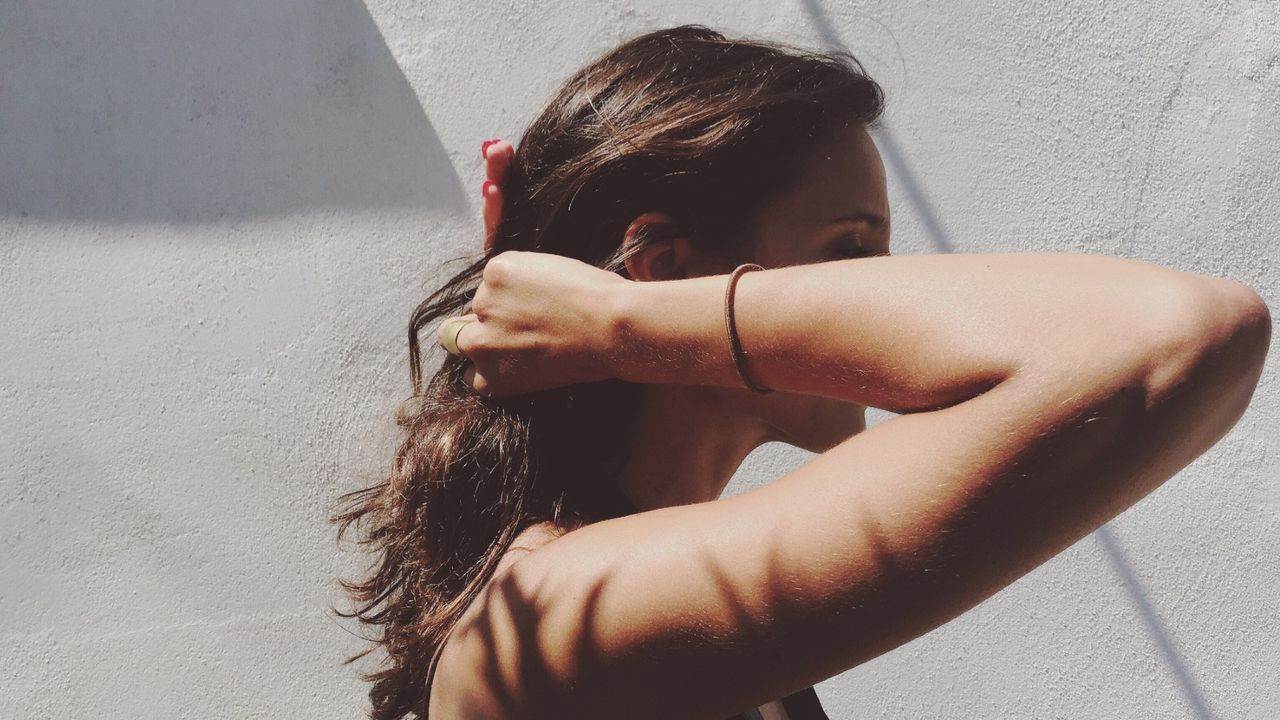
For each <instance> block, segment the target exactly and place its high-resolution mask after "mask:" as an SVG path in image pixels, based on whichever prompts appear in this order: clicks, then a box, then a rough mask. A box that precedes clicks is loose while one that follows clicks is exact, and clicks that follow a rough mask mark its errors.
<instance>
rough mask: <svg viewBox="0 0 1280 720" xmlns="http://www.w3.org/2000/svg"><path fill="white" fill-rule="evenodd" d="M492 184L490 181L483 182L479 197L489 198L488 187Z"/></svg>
mask: <svg viewBox="0 0 1280 720" xmlns="http://www.w3.org/2000/svg"><path fill="white" fill-rule="evenodd" d="M493 184H494V183H493V181H492V180H485V181H484V185H481V186H480V197H489V186H490V185H493Z"/></svg>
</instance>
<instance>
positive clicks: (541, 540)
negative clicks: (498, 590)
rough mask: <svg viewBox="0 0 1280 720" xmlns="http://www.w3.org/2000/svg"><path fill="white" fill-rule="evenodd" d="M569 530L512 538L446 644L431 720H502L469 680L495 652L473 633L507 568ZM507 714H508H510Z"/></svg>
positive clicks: (542, 529) (535, 529) (542, 526)
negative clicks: (493, 719) (470, 719)
mask: <svg viewBox="0 0 1280 720" xmlns="http://www.w3.org/2000/svg"><path fill="white" fill-rule="evenodd" d="M573 529H576V528H570V527H563V526H557V525H555V524H554V523H551V522H543V523H538V524H535V525H531V526H529V527H527V528H525V529H524V530H522V531H521V532H520V533H519V534H518V535H516V538H515V540H514V541H513V542H512V544H511V547H510V548H509V549H508V550H507V552H506V553H504V554H503V556H502V559H500V560H499V561H498V565H497V568H496V569H495V570H494V573H493V577H491V578H490V579H489V581H488V582H487V583H486V584H485V588H484V589H483V590H482V591H481V592H480V594H479V595H478V596H477V597H476V599H475V600H473V601H472V602H471V604H470V605H469V606H468V607H467V609H466V610H464V611H463V613H462V615H461V616H460V617H459V619H458V623H457V625H456V626H455V629H454V630H453V631H451V632H450V633H449V636H448V637H447V638H446V640H445V644H444V647H443V648H442V649H441V651H440V652H441V654H440V659H439V661H438V665H437V667H436V671H435V676H434V678H433V680H432V684H431V708H430V709H431V710H432V713H431V717H442V718H443V717H448V718H468V717H502V716H503V714H502V713H503V710H502V709H501V706H500V705H495V704H494V702H493V701H494V698H493V697H491V696H488V695H481V694H479V693H477V692H476V691H477V690H478V689H479V688H480V687H481V685H482V684H478V683H476V682H475V680H474V678H475V677H476V668H478V667H479V666H480V665H481V664H482V663H483V662H486V661H489V662H491V661H492V659H493V655H494V650H495V647H494V646H493V645H492V644H489V645H484V646H481V645H478V644H477V641H478V639H479V638H478V637H477V634H476V628H477V627H479V623H480V622H482V621H483V620H484V618H485V617H486V608H488V607H490V606H492V604H493V602H494V598H493V590H494V588H495V586H498V587H500V586H502V585H503V584H504V583H506V582H508V579H507V578H508V576H509V573H510V572H511V570H512V568H513V567H514V566H515V565H517V564H518V563H519V562H520V561H521V560H522V559H524V558H525V557H527V556H529V555H530V554H531V553H534V552H536V551H537V550H538V549H539V548H541V547H543V546H544V545H547V544H548V543H550V542H552V541H553V540H555V539H557V538H559V537H561V536H563V535H565V534H566V533H568V532H571V531H572V530H573ZM493 639H494V638H493V636H492V635H486V636H485V638H484V640H485V641H486V642H488V643H492V641H493ZM506 710H507V711H509V710H510V708H506Z"/></svg>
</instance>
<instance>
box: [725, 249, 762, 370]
mask: <svg viewBox="0 0 1280 720" xmlns="http://www.w3.org/2000/svg"><path fill="white" fill-rule="evenodd" d="M763 269H764V268H763V267H761V266H759V265H756V264H755V263H743V264H741V265H739V266H738V267H736V268H734V270H733V273H732V274H730V275H729V286H728V287H727V288H726V289H725V294H724V324H725V328H726V329H727V330H728V332H729V354H730V355H732V356H733V364H734V365H735V366H736V367H737V368H738V376H739V377H741V378H742V382H743V384H745V385H746V386H747V389H749V390H751V392H753V393H758V394H760V395H768V394H769V393H772V392H773V390H771V389H769V388H766V387H761V386H759V385H756V384H755V383H753V382H751V380H750V379H749V378H748V377H747V359H746V352H745V351H744V350H743V349H742V341H741V340H739V339H738V329H737V327H736V326H735V323H734V320H733V290H734V286H736V285H737V284H738V278H739V277H742V275H743V273H748V272H751V271H752V270H763Z"/></svg>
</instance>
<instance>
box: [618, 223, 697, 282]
mask: <svg viewBox="0 0 1280 720" xmlns="http://www.w3.org/2000/svg"><path fill="white" fill-rule="evenodd" d="M642 229H643V230H644V233H643V235H644V236H646V237H642V233H641V230H642ZM676 233H677V229H676V226H675V221H673V220H672V219H671V216H670V215H667V214H666V213H662V212H647V213H644V214H643V215H640V216H639V217H637V218H636V219H635V220H632V221H631V224H630V225H628V226H627V230H626V232H625V233H623V236H622V244H623V246H624V247H626V246H628V245H633V244H636V243H644V247H643V248H641V249H640V250H639V251H637V252H636V254H635V255H632V256H631V257H629V258H627V260H626V266H627V274H628V275H630V276H631V279H632V280H643V281H649V280H680V279H682V278H686V277H690V276H692V275H696V274H697V273H696V272H692V268H691V263H692V262H693V256H694V255H695V252H694V249H693V245H692V244H690V242H689V239H688V238H685V237H680V236H679V235H677V234H676Z"/></svg>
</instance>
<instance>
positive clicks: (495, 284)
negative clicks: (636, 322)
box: [436, 250, 631, 397]
mask: <svg viewBox="0 0 1280 720" xmlns="http://www.w3.org/2000/svg"><path fill="white" fill-rule="evenodd" d="M630 284H631V281H630V280H627V279H626V278H623V277H621V276H619V275H617V274H614V273H611V272H609V271H607V270H601V269H600V268H597V267H595V266H594V265H590V264H588V263H585V262H582V261H580V260H576V259H574V258H570V257H565V256H563V255H557V254H555V253H541V252H529V251H524V250H507V251H505V252H502V253H500V254H498V255H496V256H494V257H493V258H492V259H491V260H490V261H489V262H488V263H487V264H486V265H485V267H484V270H483V274H482V275H481V281H480V285H479V287H477V288H476V292H475V295H474V297H473V298H472V301H471V312H470V313H468V314H467V315H463V316H461V317H464V318H466V319H468V320H473V321H474V322H471V323H468V324H467V325H466V326H464V327H463V328H462V331H461V332H460V333H459V334H458V338H457V343H458V349H459V350H460V351H461V352H462V354H463V355H466V356H467V357H468V358H469V359H470V360H471V367H469V368H467V372H466V375H465V378H466V381H467V384H468V385H470V386H471V387H472V389H474V390H475V391H476V392H477V393H479V394H481V395H485V396H490V397H492V396H504V395H521V394H524V393H529V392H534V391H537V390H545V389H548V388H554V387H561V386H564V385H575V384H578V383H584V382H595V381H599V380H605V379H608V378H610V377H612V372H611V368H610V364H609V363H608V361H607V359H608V357H610V353H611V351H612V349H613V347H614V346H615V344H616V343H615V340H614V337H615V334H616V327H617V325H616V320H615V318H616V315H615V311H614V310H613V308H615V307H618V305H619V304H618V299H619V298H620V296H621V295H620V294H621V293H622V292H624V291H625V290H626V289H627V288H628V286H629V285H630ZM449 319H450V318H445V320H444V321H443V322H442V323H441V325H440V326H439V327H438V328H437V329H436V337H437V341H440V340H443V339H444V336H443V333H442V330H443V329H444V324H446V323H448V321H449Z"/></svg>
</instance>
